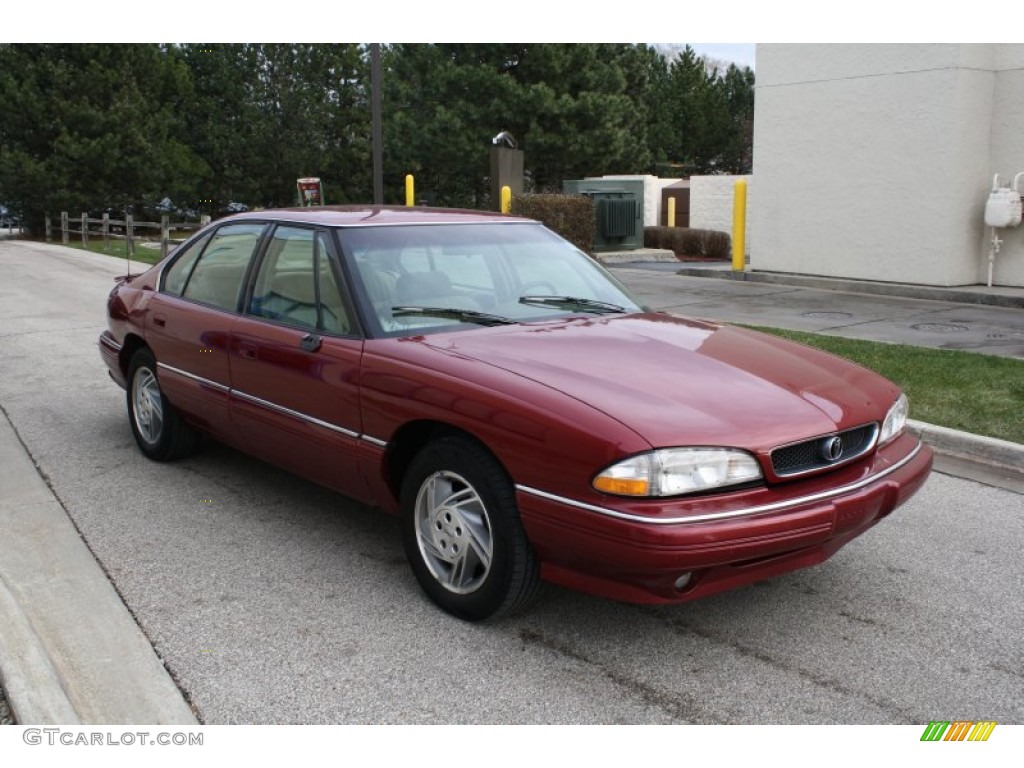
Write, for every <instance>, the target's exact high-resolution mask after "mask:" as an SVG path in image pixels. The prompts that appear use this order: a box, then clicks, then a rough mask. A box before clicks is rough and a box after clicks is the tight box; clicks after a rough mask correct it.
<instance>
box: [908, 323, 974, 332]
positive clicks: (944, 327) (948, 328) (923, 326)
mask: <svg viewBox="0 0 1024 768" xmlns="http://www.w3.org/2000/svg"><path fill="white" fill-rule="evenodd" d="M910 327H911V328H913V329H914V330H915V331H922V332H923V333H960V332H961V331H967V330H970V329H969V328H968V327H967V326H966V325H954V324H953V323H918V324H917V325H912V326H910Z"/></svg>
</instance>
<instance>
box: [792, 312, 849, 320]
mask: <svg viewBox="0 0 1024 768" xmlns="http://www.w3.org/2000/svg"><path fill="white" fill-rule="evenodd" d="M803 316H804V317H815V318H818V319H820V320H845V319H846V318H848V317H853V315H851V314H850V313H849V312H804V314H803Z"/></svg>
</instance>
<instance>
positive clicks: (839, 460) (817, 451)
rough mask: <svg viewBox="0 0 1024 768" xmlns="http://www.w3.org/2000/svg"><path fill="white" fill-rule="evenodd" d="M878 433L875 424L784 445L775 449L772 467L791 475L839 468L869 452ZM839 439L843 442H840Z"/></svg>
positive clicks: (783, 474) (779, 473)
mask: <svg viewBox="0 0 1024 768" xmlns="http://www.w3.org/2000/svg"><path fill="white" fill-rule="evenodd" d="M877 436H878V425H877V424H874V423H872V424H865V425H864V426H862V427H854V428H853V429H847V430H845V431H844V432H833V433H831V434H828V435H821V436H819V437H815V438H813V439H811V440H804V441H803V442H800V443H794V444H793V445H785V446H783V447H781V448H776V449H775V450H773V451H772V453H771V457H772V469H773V470H774V471H775V474H776V475H777V476H779V477H792V476H793V475H802V474H804V473H805V472H813V471H814V470H816V469H823V468H825V467H837V466H840V465H842V464H846V463H848V462H851V461H853V460H854V459H856V458H857V457H858V456H863V455H864V454H865V453H867V452H868V451H870V450H871V448H872V447H874V445H875V438H876V437H877ZM836 438H838V439H839V441H840V442H839V444H838V445H837V444H836V443H835V440H836ZM837 454H838V455H837Z"/></svg>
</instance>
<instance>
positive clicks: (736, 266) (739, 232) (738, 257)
mask: <svg viewBox="0 0 1024 768" xmlns="http://www.w3.org/2000/svg"><path fill="white" fill-rule="evenodd" d="M746 250H747V182H746V181H744V180H743V179H740V180H739V181H737V182H736V193H735V196H734V197H733V204H732V271H733V272H742V271H743V269H744V268H745V267H746V263H747V256H746Z"/></svg>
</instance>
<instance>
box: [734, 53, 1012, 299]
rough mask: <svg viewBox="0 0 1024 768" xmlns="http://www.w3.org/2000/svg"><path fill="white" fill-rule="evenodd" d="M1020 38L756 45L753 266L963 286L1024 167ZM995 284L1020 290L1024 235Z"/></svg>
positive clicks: (977, 272) (982, 261)
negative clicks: (992, 193)
mask: <svg viewBox="0 0 1024 768" xmlns="http://www.w3.org/2000/svg"><path fill="white" fill-rule="evenodd" d="M1022 66H1024V45H1016V44H1014V45H1009V44H991V45H989V44H985V45H977V44H975V45H962V44H927V45H917V44H914V45H897V44H884V45H874V44H873V45H854V44H843V45H834V44H828V45H809V44H802V45H759V46H758V48H757V90H756V96H755V98H756V106H755V111H754V121H755V122H754V177H755V178H756V180H757V188H758V201H757V205H756V206H752V207H751V209H750V218H751V229H752V234H753V235H754V237H755V238H756V240H755V242H754V247H753V248H752V251H751V257H750V260H751V268H752V269H755V270H763V271H773V272H797V273H804V274H814V275H826V276H832V277H845V278H855V279H864V280H883V281H891V282H906V283H919V284H926V285H946V286H952V285H967V284H973V283H977V282H983V281H984V279H985V277H986V266H987V261H986V258H985V256H986V253H987V245H986V243H987V233H988V231H987V230H986V229H985V227H984V219H983V211H984V204H985V198H986V195H987V193H988V190H989V188H990V186H991V181H992V175H993V174H994V173H996V172H998V173H1000V174H1001V175H1002V176H1003V178H1004V179H1006V178H1012V176H1013V174H1015V173H1016V172H1017V171H1021V170H1024V144H1022V142H1021V137H1022V136H1024V72H1022V70H1021V67H1022ZM1003 236H1004V238H1005V241H1006V242H1005V244H1004V246H1003V251H1002V253H1001V254H1000V255H999V256H998V257H997V262H996V267H995V281H994V282H995V283H996V284H1002V285H1024V231H1014V230H1010V231H1003Z"/></svg>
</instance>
